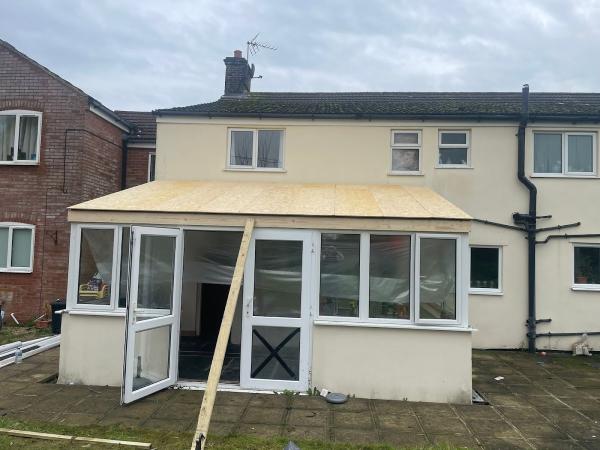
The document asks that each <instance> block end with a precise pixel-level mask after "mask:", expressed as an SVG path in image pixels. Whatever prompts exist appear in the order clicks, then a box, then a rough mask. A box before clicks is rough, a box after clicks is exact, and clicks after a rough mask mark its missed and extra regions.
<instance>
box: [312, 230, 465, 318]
mask: <svg viewBox="0 0 600 450" xmlns="http://www.w3.org/2000/svg"><path fill="white" fill-rule="evenodd" d="M322 234H359V235H360V276H359V303H358V304H359V314H358V317H350V316H327V315H321V314H320V309H319V306H320V305H319V290H320V274H321V235H322ZM372 235H384V236H409V237H410V239H411V241H410V248H411V255H410V318H409V319H388V318H373V317H369V281H370V258H371V252H370V241H371V239H370V237H371V236H372ZM423 237H425V238H434V239H436V238H437V239H454V240H455V241H456V320H447V319H439V320H438V319H419V315H418V314H419V313H418V311H419V309H418V300H419V299H418V289H419V276H418V264H419V262H420V258H419V256H418V250H419V249H418V248H417V242H418V241H419V240H420V238H423ZM315 240H316V244H317V245H315V268H316V270H315V272H316V275H315V284H316V288H315V294H314V298H315V300H314V305H313V309H314V311H316V313H315V315H316V321H317V322H321V323H331V324H333V323H339V324H350V325H352V324H353V325H356V326H361V325H362V326H369V325H371V326H381V327H386V326H389V327H392V328H401V327H408V328H410V327H412V328H415V327H416V328H418V327H419V326H420V325H423V326H430V325H440V326H442V327H444V326H454V327H456V326H460V327H466V326H467V316H468V314H467V298H466V293H467V291H468V283H469V275H468V273H469V258H468V248H469V244H468V239H467V237H466V236H462V235H458V234H435V233H427V234H425V233H414V232H413V233H409V232H392V231H389V232H388V231H384V232H379V231H377V232H374V231H363V232H358V231H352V230H321V231H320V232H319V233H318V237H317V238H316V239H315ZM465 248H466V250H465ZM465 252H467V253H465Z"/></svg>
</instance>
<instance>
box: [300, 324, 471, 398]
mask: <svg viewBox="0 0 600 450" xmlns="http://www.w3.org/2000/svg"><path fill="white" fill-rule="evenodd" d="M312 351H313V355H312V385H313V386H316V387H317V388H318V389H321V388H326V389H328V390H329V391H332V392H344V393H348V394H352V395H356V396H357V397H362V398H373V399H387V400H408V401H420V402H442V403H464V404H470V403H471V333H470V332H469V331H437V330H436V331H430V330H410V329H394V328H372V327H349V326H330V325H326V326H325V325H317V326H315V327H313V346H312Z"/></svg>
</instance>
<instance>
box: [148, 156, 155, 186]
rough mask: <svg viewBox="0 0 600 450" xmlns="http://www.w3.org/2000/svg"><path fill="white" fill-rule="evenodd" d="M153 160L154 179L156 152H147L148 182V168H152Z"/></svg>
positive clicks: (149, 172)
mask: <svg viewBox="0 0 600 450" xmlns="http://www.w3.org/2000/svg"><path fill="white" fill-rule="evenodd" d="M153 161H154V180H156V152H149V153H148V177H147V178H148V183H150V182H151V181H154V180H151V179H150V174H151V173H152V172H151V171H150V169H151V168H152V162H153Z"/></svg>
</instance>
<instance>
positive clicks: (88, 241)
mask: <svg viewBox="0 0 600 450" xmlns="http://www.w3.org/2000/svg"><path fill="white" fill-rule="evenodd" d="M113 240H114V230H112V229H108V228H107V229H93V228H82V229H81V248H80V257H79V283H78V285H79V295H78V299H77V302H78V303H83V304H90V305H109V304H110V290H111V287H112V264H113Z"/></svg>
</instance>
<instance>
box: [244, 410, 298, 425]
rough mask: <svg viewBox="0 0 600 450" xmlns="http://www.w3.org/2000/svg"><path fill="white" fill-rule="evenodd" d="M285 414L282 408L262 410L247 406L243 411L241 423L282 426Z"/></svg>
mask: <svg viewBox="0 0 600 450" xmlns="http://www.w3.org/2000/svg"><path fill="white" fill-rule="evenodd" d="M286 412H287V410H286V409H284V408H263V407H260V406H249V407H247V408H246V410H245V411H244V414H243V415H242V419H241V421H242V422H243V423H261V424H269V425H282V424H283V418H284V416H285V413H286Z"/></svg>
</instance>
